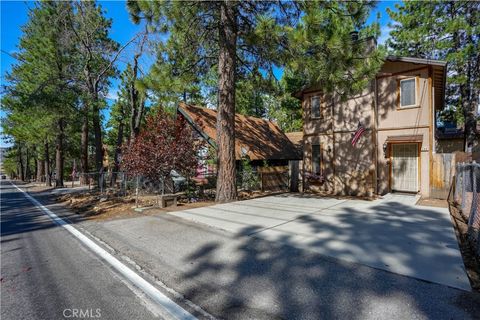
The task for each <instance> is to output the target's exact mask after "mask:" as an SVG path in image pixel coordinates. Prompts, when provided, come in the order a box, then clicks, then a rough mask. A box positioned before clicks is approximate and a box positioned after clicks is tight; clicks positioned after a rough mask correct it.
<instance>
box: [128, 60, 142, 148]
mask: <svg viewBox="0 0 480 320" xmlns="http://www.w3.org/2000/svg"><path fill="white" fill-rule="evenodd" d="M139 56H140V55H139V54H136V55H135V57H134V58H133V69H132V73H133V74H132V78H133V79H132V81H131V82H130V83H129V90H128V91H129V103H130V110H131V115H130V141H134V140H135V139H136V138H137V136H138V134H139V133H140V125H141V124H142V118H143V113H144V109H145V101H144V99H143V97H141V96H140V93H139V92H138V90H137V89H136V88H135V81H136V80H137V77H138V58H139Z"/></svg>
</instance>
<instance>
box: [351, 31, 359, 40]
mask: <svg viewBox="0 0 480 320" xmlns="http://www.w3.org/2000/svg"><path fill="white" fill-rule="evenodd" d="M350 37H351V38H352V42H357V41H358V31H356V30H355V31H352V32H350Z"/></svg>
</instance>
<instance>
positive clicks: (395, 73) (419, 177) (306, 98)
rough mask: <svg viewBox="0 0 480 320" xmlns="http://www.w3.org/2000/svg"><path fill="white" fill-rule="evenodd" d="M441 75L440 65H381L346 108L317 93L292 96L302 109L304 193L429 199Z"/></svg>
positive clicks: (393, 60) (399, 61) (403, 61)
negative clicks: (413, 195)
mask: <svg viewBox="0 0 480 320" xmlns="http://www.w3.org/2000/svg"><path fill="white" fill-rule="evenodd" d="M445 70H446V62H443V61H436V60H427V59H416V58H404V57H388V58H387V59H386V60H385V62H384V64H383V66H382V67H381V70H380V71H379V72H378V74H377V75H376V78H375V79H374V80H373V81H372V82H371V84H370V86H369V87H368V88H366V89H365V90H364V91H363V92H362V93H361V94H359V95H357V96H354V97H350V98H348V99H347V100H346V101H342V100H341V99H340V97H339V96H338V95H337V94H333V95H325V94H323V93H322V89H321V88H318V87H317V88H307V89H304V90H302V91H301V92H297V93H295V96H296V97H297V98H299V99H301V101H302V107H303V117H304V127H303V144H304V148H303V151H304V153H303V157H304V161H303V163H304V165H303V171H304V175H305V179H304V181H305V187H306V188H309V189H312V190H314V191H323V192H328V193H334V194H349V195H372V194H385V193H388V192H391V191H403V192H412V193H417V192H420V193H421V194H422V195H424V196H428V195H429V192H430V181H431V170H430V168H431V161H432V153H433V152H435V136H434V132H435V125H434V124H435V119H434V115H435V113H436V111H438V110H442V109H443V106H444V95H445V92H444V88H445ZM362 128H365V131H364V132H363V134H361V136H360V138H359V139H358V142H357V143H356V144H355V145H352V138H353V137H354V135H355V133H356V132H359V131H362V130H363V129H362ZM312 176H313V179H312ZM319 176H320V178H318V177H319Z"/></svg>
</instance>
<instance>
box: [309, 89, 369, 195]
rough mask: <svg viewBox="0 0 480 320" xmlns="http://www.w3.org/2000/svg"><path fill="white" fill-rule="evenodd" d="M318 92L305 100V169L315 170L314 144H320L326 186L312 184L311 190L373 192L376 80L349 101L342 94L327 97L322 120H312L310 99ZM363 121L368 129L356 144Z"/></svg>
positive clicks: (343, 192) (367, 193)
mask: <svg viewBox="0 0 480 320" xmlns="http://www.w3.org/2000/svg"><path fill="white" fill-rule="evenodd" d="M317 94H319V93H318V92H313V93H310V94H306V95H305V98H304V100H303V108H304V141H305V147H304V163H305V167H304V170H305V172H312V168H313V166H312V163H311V160H312V159H311V150H312V145H314V144H320V145H321V146H322V157H323V159H324V161H323V170H324V176H325V179H326V181H325V183H324V184H322V185H310V189H312V190H315V191H328V192H332V193H335V194H348V195H370V194H372V193H373V192H374V189H373V185H374V175H375V170H374V168H375V166H374V163H375V160H374V150H375V149H374V148H373V145H374V135H373V126H374V104H373V102H374V100H373V97H374V91H373V82H372V86H370V87H369V88H366V89H365V91H364V92H363V93H362V94H360V95H358V96H355V97H352V98H351V99H348V100H346V101H343V100H342V99H341V98H340V97H339V96H338V95H332V96H330V97H329V98H327V99H325V100H324V104H323V106H322V112H321V115H322V117H321V119H312V118H311V117H310V110H311V107H310V101H311V97H312V96H314V95H317ZM359 121H360V122H361V124H362V125H363V126H365V127H366V128H367V131H366V132H365V133H364V134H363V135H362V137H361V138H360V140H359V141H358V143H357V144H356V146H352V145H351V139H352V136H353V134H354V133H355V131H356V130H357V128H358V124H359ZM328 150H330V151H328ZM307 187H308V183H307Z"/></svg>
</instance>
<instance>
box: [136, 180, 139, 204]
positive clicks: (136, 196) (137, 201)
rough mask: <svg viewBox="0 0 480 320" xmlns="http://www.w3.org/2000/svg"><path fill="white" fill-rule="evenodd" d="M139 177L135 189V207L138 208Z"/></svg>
mask: <svg viewBox="0 0 480 320" xmlns="http://www.w3.org/2000/svg"><path fill="white" fill-rule="evenodd" d="M138 180H139V176H137V187H136V188H135V207H136V208H138V183H139V181H138Z"/></svg>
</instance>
